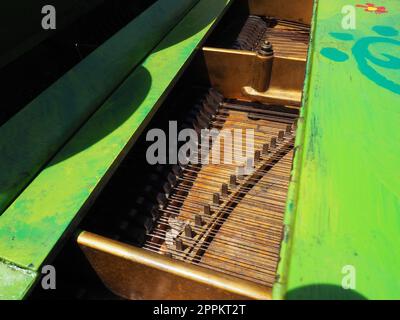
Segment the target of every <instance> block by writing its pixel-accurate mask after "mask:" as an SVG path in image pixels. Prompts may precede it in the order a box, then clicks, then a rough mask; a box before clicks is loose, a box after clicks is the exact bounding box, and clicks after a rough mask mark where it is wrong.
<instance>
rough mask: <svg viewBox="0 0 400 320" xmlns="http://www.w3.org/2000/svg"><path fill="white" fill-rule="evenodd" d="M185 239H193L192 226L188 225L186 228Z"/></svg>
mask: <svg viewBox="0 0 400 320" xmlns="http://www.w3.org/2000/svg"><path fill="white" fill-rule="evenodd" d="M185 237H186V238H191V237H193V231H192V227H191V226H190V224H187V225H186V226H185Z"/></svg>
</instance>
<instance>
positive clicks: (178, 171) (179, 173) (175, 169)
mask: <svg viewBox="0 0 400 320" xmlns="http://www.w3.org/2000/svg"><path fill="white" fill-rule="evenodd" d="M172 172H173V173H174V174H175V176H176V177H179V178H180V177H182V175H183V172H182V168H181V167H180V166H178V165H174V166H173V167H172Z"/></svg>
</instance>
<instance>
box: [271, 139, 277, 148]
mask: <svg viewBox="0 0 400 320" xmlns="http://www.w3.org/2000/svg"><path fill="white" fill-rule="evenodd" d="M276 146H277V141H276V137H273V138H271V148H272V149H275V148H276Z"/></svg>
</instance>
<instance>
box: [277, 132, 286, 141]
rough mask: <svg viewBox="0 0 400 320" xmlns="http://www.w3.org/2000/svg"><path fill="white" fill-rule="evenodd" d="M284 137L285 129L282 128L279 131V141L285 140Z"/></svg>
mask: <svg viewBox="0 0 400 320" xmlns="http://www.w3.org/2000/svg"><path fill="white" fill-rule="evenodd" d="M284 139H285V131H283V130H281V131H279V133H278V140H279V141H282V140H284Z"/></svg>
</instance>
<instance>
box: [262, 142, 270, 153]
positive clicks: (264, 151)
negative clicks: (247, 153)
mask: <svg viewBox="0 0 400 320" xmlns="http://www.w3.org/2000/svg"><path fill="white" fill-rule="evenodd" d="M262 153H263V154H264V155H267V154H268V153H269V143H264V144H263V151H262Z"/></svg>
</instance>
